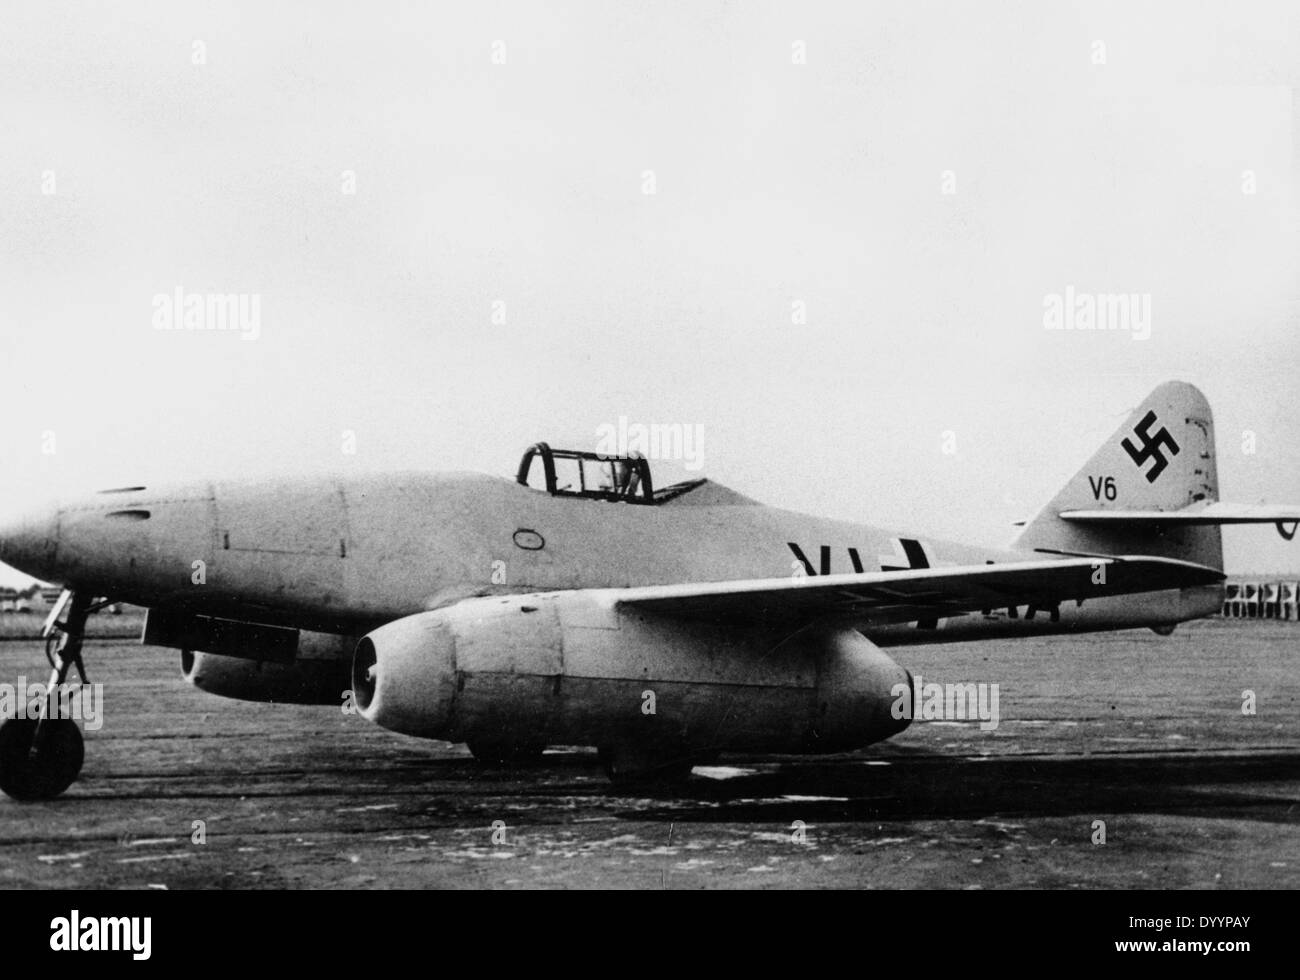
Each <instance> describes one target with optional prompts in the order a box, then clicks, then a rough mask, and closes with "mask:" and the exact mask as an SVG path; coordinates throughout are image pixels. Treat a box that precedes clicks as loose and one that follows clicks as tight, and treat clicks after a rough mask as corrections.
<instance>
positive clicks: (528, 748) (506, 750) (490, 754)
mask: <svg viewBox="0 0 1300 980" xmlns="http://www.w3.org/2000/svg"><path fill="white" fill-rule="evenodd" d="M465 744H466V746H467V747H468V748H469V751H470V753H471V754H472V755H473V756H474V759H475V761H477V762H478V763H479V764H480V765H483V766H487V767H489V768H491V769H520V768H523V767H525V766H535V765H537V763H539V762H541V761H542V753H543V752H545V751H546V746H545V745H542V744H538V743H536V742H508V741H498V740H496V739H476V740H474V741H473V742H466V743H465Z"/></svg>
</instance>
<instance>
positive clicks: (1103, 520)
mask: <svg viewBox="0 0 1300 980" xmlns="http://www.w3.org/2000/svg"><path fill="white" fill-rule="evenodd" d="M1060 517H1061V519H1062V520H1065V521H1073V522H1075V523H1078V524H1100V525H1109V526H1111V527H1122V526H1124V525H1129V526H1136V525H1151V526H1159V527H1198V526H1209V525H1218V524H1276V525H1277V532H1278V534H1280V535H1282V537H1284V538H1286V540H1288V541H1290V540H1291V539H1292V538H1294V537H1295V533H1296V526H1297V525H1298V524H1300V506H1295V505H1284V504H1230V503H1223V502H1221V501H1214V502H1207V503H1202V504H1193V505H1192V506H1191V507H1183V508H1181V509H1180V510H1063V511H1061V512H1060ZM1288 524H1289V525H1290V528H1288V527H1287V525H1288Z"/></svg>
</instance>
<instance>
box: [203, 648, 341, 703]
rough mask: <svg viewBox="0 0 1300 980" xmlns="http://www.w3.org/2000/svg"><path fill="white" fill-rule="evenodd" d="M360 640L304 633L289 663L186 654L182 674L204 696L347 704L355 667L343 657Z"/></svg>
mask: <svg viewBox="0 0 1300 980" xmlns="http://www.w3.org/2000/svg"><path fill="white" fill-rule="evenodd" d="M354 645H355V641H354V640H352V639H351V638H349V637H346V636H333V635H331V634H326V633H307V632H304V633H303V634H302V635H301V637H300V639H299V640H298V645H297V650H296V656H295V658H294V659H293V660H292V661H290V662H288V663H284V662H277V661H273V660H262V659H252V658H254V657H255V656H256V655H257V652H258V651H257V650H246V651H244V652H243V655H242V656H238V657H234V656H222V655H221V654H216V653H201V652H199V651H196V650H182V651H181V673H182V674H184V675H185V679H186V680H187V681H189V682H190V683H191V684H193V685H194V686H195V687H197V688H198V689H199V690H201V691H206V692H207V693H208V694H216V695H218V696H220V697H225V698H237V699H239V700H240V701H264V702H274V703H277V704H333V705H340V706H341V705H343V704H344V703H345V701H346V699H347V697H348V692H349V689H350V687H351V678H352V670H351V667H352V664H351V660H350V658H349V657H348V656H347V655H346V653H344V651H345V650H346V649H347V648H348V647H352V646H354Z"/></svg>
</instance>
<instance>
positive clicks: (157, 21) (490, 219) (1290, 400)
mask: <svg viewBox="0 0 1300 980" xmlns="http://www.w3.org/2000/svg"><path fill="white" fill-rule="evenodd" d="M426 6H427V5H425V4H419V3H411V4H390V3H382V2H376V3H371V4H364V5H362V4H335V5H327V4H321V3H304V4H274V5H267V4H252V3H250V4H247V5H243V6H235V5H232V4H194V3H178V2H175V0H169V2H166V3H156V4H139V3H136V4H120V5H119V4H113V5H107V4H105V5H93V6H92V5H77V6H75V7H69V6H66V5H63V4H54V3H48V2H39V3H24V4H18V3H9V4H6V5H5V13H4V26H3V31H0V127H2V129H0V132H3V138H2V139H0V370H2V372H3V374H2V376H0V423H2V425H0V499H7V500H12V499H14V498H18V497H32V496H36V497H40V496H42V495H47V494H49V493H51V492H54V491H53V490H52V489H51V488H52V487H55V486H57V487H61V488H64V489H67V488H71V489H97V488H99V487H101V486H109V485H119V484H122V483H124V482H126V483H135V482H137V481H138V482H157V481H165V480H183V479H190V478H194V477H206V476H230V475H244V474H252V473H271V472H298V471H305V470H313V471H345V472H346V471H356V470H361V469H365V470H384V469H392V468H420V469H474V470H482V471H486V472H491V473H498V474H501V475H503V476H505V475H511V474H512V473H513V470H514V467H515V465H516V463H517V461H518V457H519V455H520V453H521V452H522V451H523V450H524V448H525V447H526V446H527V445H529V444H530V443H532V442H535V441H537V440H539V439H546V440H548V441H550V442H551V443H552V444H553V445H568V446H574V447H576V448H595V444H596V441H597V438H598V432H599V430H600V427H601V426H602V425H616V424H617V423H618V420H619V418H620V416H626V417H627V419H628V420H629V421H630V422H640V423H651V422H661V423H681V424H684V425H690V426H700V427H702V428H701V430H700V431H702V432H703V436H704V443H703V450H704V470H703V472H704V473H706V474H707V475H709V476H711V477H713V478H714V479H717V480H719V481H720V482H723V483H725V484H727V485H730V486H732V487H734V488H736V489H738V490H740V491H742V492H744V493H747V494H749V495H751V496H754V497H757V498H758V499H760V500H762V501H764V502H768V503H772V504H777V505H781V506H786V507H792V508H796V509H801V510H807V511H811V512H815V513H822V514H826V515H830V516H836V517H842V518H847V519H852V520H858V521H862V522H867V523H880V524H884V525H892V526H902V527H905V528H909V529H914V530H916V531H918V532H921V533H925V534H929V535H933V536H936V537H954V538H961V539H967V540H972V541H983V542H989V543H995V544H1005V543H1006V542H1007V541H1008V540H1009V538H1010V536H1011V534H1012V533H1013V529H1012V528H1011V526H1010V525H1011V522H1012V521H1014V520H1017V519H1019V518H1023V517H1026V516H1029V515H1030V514H1032V513H1033V511H1034V510H1035V509H1036V508H1037V507H1038V506H1040V505H1041V504H1042V503H1043V502H1044V501H1045V500H1046V499H1047V498H1048V497H1050V496H1051V494H1052V493H1053V491H1054V490H1055V489H1056V488H1057V487H1058V486H1059V485H1060V484H1062V483H1063V482H1064V481H1065V480H1066V479H1067V478H1068V477H1069V476H1070V475H1071V474H1072V473H1073V472H1074V471H1075V470H1076V469H1078V467H1079V466H1080V465H1081V464H1082V463H1083V462H1084V461H1085V460H1086V459H1087V457H1088V456H1089V455H1091V453H1092V451H1093V450H1094V449H1095V448H1096V446H1097V445H1098V444H1099V443H1100V441H1101V440H1102V439H1104V438H1106V437H1107V436H1108V435H1109V434H1110V433H1111V431H1112V430H1113V429H1114V428H1115V427H1116V426H1117V425H1118V424H1119V423H1120V422H1121V421H1122V420H1123V418H1124V415H1125V413H1126V412H1127V411H1128V410H1129V409H1130V408H1132V407H1133V406H1135V405H1136V404H1137V403H1138V402H1139V401H1140V400H1141V399H1142V398H1143V396H1144V395H1145V394H1146V393H1147V392H1148V391H1149V390H1150V389H1152V388H1154V387H1155V386H1156V385H1157V384H1159V383H1160V382H1162V381H1165V380H1168V379H1171V378H1179V379H1184V380H1187V381H1191V382H1193V383H1195V384H1197V385H1199V386H1201V388H1202V389H1203V390H1204V391H1205V393H1206V394H1207V396H1208V397H1209V399H1210V402H1211V404H1212V406H1213V407H1214V411H1215V415H1216V422H1217V436H1218V443H1219V470H1220V480H1221V485H1222V495H1223V497H1224V498H1225V499H1231V500H1236V501H1243V502H1259V501H1264V500H1270V501H1275V502H1288V503H1289V502H1300V398H1297V388H1298V387H1300V372H1298V370H1297V369H1298V368H1300V332H1298V328H1300V286H1298V279H1300V272H1298V270H1300V254H1298V249H1297V240H1298V235H1297V225H1298V221H1297V217H1298V215H1300V208H1298V206H1297V193H1296V188H1297V176H1298V174H1300V165H1298V164H1297V158H1296V141H1295V133H1296V127H1297V122H1298V121H1300V108H1297V102H1296V99H1295V85H1296V81H1297V72H1298V70H1300V7H1297V5H1296V4H1294V3H1286V2H1283V3H1275V4H1251V3H1242V2H1240V0H1232V2H1224V3H1217V4H1215V3H1207V4H1197V5H1195V6H1194V7H1193V6H1191V5H1187V4H1181V3H1169V4H1163V5H1162V4H1143V5H1141V7H1140V9H1132V8H1133V5H1131V4H1128V3H1116V4H1098V3H1094V2H1088V3H1081V4H1044V3H1040V2H1025V3H967V2H953V3H927V4H916V3H912V2H900V3H870V4H860V3H844V4H820V5H819V4H810V3H806V2H799V3H773V4H764V3H744V4H741V3H702V2H689V3H673V4H670V3H636V4H633V3H610V2H590V3H567V4H541V3H532V2H529V3H522V2H521V3H499V4H475V5H472V7H473V12H472V13H470V12H466V11H465V10H462V9H459V8H470V7H471V5H466V4H456V5H447V6H449V7H453V6H454V7H455V8H457V10H456V11H455V12H436V13H435V12H432V11H430V10H428V9H426ZM178 288H179V289H181V290H183V291H184V293H197V294H205V293H221V294H228V293H234V294H244V295H245V296H247V297H249V298H250V301H251V298H252V297H256V298H257V302H258V304H259V306H258V311H259V313H260V321H259V324H258V327H259V329H258V333H257V336H256V339H248V337H246V336H244V335H241V333H240V332H238V331H212V330H206V331H197V330H189V331H186V330H171V331H168V330H159V329H156V328H155V323H156V316H157V312H158V305H157V304H156V302H155V297H157V296H159V295H162V296H165V297H171V296H173V295H174V294H175V291H176V290H177V289H178ZM1067 288H1073V289H1074V290H1076V291H1079V292H1086V293H1092V294H1098V293H1126V294H1138V295H1139V296H1142V295H1147V296H1149V297H1150V311H1151V317H1150V335H1149V337H1147V338H1145V339H1135V336H1136V335H1135V333H1134V332H1133V331H1123V330H1120V331H1105V332H1098V331H1070V332H1065V331H1049V330H1045V329H1044V303H1045V299H1046V298H1047V297H1050V296H1051V295H1053V294H1064V293H1065V291H1066V290H1067ZM502 321H504V322H502ZM1247 430H1249V432H1251V433H1253V435H1254V440H1255V442H1254V448H1255V451H1254V452H1253V453H1248V452H1246V451H1244V449H1245V445H1246V443H1245V440H1244V439H1243V433H1244V432H1246V431H1247ZM348 433H350V434H353V435H354V436H355V449H356V451H355V453H354V454H348V453H347V452H345V449H347V448H350V446H351V445H352V444H351V443H349V442H348V440H347V436H346V435H345V434H348ZM945 434H947V435H945ZM945 439H946V440H947V442H946V445H947V448H949V449H955V451H953V452H944V448H945ZM666 468H668V467H666ZM660 482H662V481H660ZM1225 538H1226V542H1227V547H1226V551H1227V561H1228V568H1229V571H1256V570H1258V571H1279V570H1286V569H1300V540H1297V541H1296V542H1295V543H1294V544H1292V545H1290V546H1288V545H1285V544H1284V543H1282V542H1281V541H1280V540H1279V539H1278V537H1277V535H1276V534H1275V533H1274V532H1273V531H1272V529H1270V528H1257V529H1246V530H1240V529H1229V530H1228V531H1227V532H1225Z"/></svg>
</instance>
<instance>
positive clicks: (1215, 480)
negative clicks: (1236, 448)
mask: <svg viewBox="0 0 1300 980" xmlns="http://www.w3.org/2000/svg"><path fill="white" fill-rule="evenodd" d="M1218 499H1219V475H1218V468H1217V466H1216V465H1215V459H1214V417H1213V415H1212V414H1211V412H1210V405H1209V402H1207V401H1206V400H1205V396H1204V395H1202V394H1201V392H1200V391H1199V390H1198V389H1197V388H1196V387H1195V386H1193V385H1190V384H1186V383H1185V382H1182V381H1169V382H1166V383H1165V384H1162V385H1161V386H1160V387H1159V388H1157V389H1156V390H1155V391H1153V392H1151V394H1150V395H1148V396H1147V397H1146V399H1145V400H1143V402H1142V404H1141V405H1140V406H1138V408H1136V409H1135V410H1134V411H1133V414H1131V415H1130V416H1129V417H1128V419H1127V420H1126V421H1125V422H1124V424H1123V425H1121V426H1120V427H1119V429H1118V431H1116V432H1115V434H1114V435H1113V436H1111V437H1110V438H1109V439H1107V440H1106V442H1105V443H1104V444H1103V445H1102V447H1101V448H1100V449H1098V450H1097V452H1096V453H1095V454H1094V455H1093V457H1092V459H1090V460H1088V462H1087V464H1086V465H1085V466H1084V467H1083V469H1081V470H1079V472H1078V473H1076V474H1075V475H1074V477H1073V478H1071V480H1070V482H1068V483H1067V484H1066V485H1065V487H1064V488H1063V489H1062V490H1061V491H1060V493H1058V494H1057V495H1056V496H1055V497H1054V498H1053V499H1052V501H1051V503H1049V504H1048V505H1047V506H1046V507H1044V508H1043V509H1042V510H1041V511H1040V512H1039V513H1038V514H1037V515H1036V516H1035V517H1034V519H1033V520H1031V521H1030V522H1029V523H1028V524H1027V525H1026V527H1025V529H1024V531H1023V532H1022V533H1021V534H1020V536H1019V538H1017V540H1016V544H1015V546H1016V547H1017V548H1022V549H1025V550H1031V551H1043V552H1049V553H1050V552H1066V553H1078V554H1104V555H1137V554H1141V555H1155V556H1159V557H1162V558H1179V559H1182V560H1183V561H1190V562H1195V563H1197V564H1199V565H1208V566H1210V567H1212V568H1217V569H1222V568H1223V544H1222V536H1221V535H1220V533H1219V527H1218V524H1217V523H1214V524H1192V523H1159V522H1155V521H1146V520H1142V519H1140V518H1137V517H1133V518H1132V519H1117V520H1111V521H1107V520H1104V519H1100V520H1093V521H1087V520H1082V521H1081V520H1078V519H1072V518H1071V517H1062V516H1061V514H1062V513H1063V512H1065V513H1069V512H1085V513H1093V514H1096V513H1098V512H1107V511H1124V512H1129V514H1130V515H1132V514H1133V513H1134V512H1147V513H1150V512H1170V511H1182V510H1183V509H1184V508H1188V507H1193V508H1198V507H1202V506H1207V505H1209V504H1211V503H1213V502H1214V501H1217V500H1218ZM1116 517H1119V515H1118V514H1117V515H1116Z"/></svg>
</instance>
